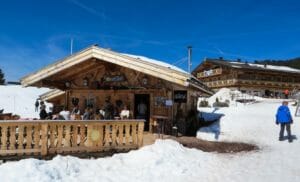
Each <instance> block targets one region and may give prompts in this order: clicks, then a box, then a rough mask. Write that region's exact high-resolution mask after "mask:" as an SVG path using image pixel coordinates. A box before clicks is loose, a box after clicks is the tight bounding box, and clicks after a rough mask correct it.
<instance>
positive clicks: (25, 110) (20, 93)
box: [0, 85, 51, 118]
mask: <svg viewBox="0 0 300 182" xmlns="http://www.w3.org/2000/svg"><path fill="white" fill-rule="evenodd" d="M48 91H49V89H47V88H36V87H26V88H24V87H22V86H20V85H0V109H4V113H13V114H17V115H19V116H20V117H21V118H39V112H35V106H34V103H35V101H36V99H37V98H38V97H39V95H41V94H43V93H45V92H48ZM45 104H46V109H47V111H49V110H48V109H49V107H50V106H51V104H48V103H45Z"/></svg>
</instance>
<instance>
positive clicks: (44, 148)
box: [41, 122, 48, 156]
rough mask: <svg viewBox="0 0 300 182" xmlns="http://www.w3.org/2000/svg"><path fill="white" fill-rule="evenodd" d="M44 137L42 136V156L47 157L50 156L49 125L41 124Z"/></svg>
mask: <svg viewBox="0 0 300 182" xmlns="http://www.w3.org/2000/svg"><path fill="white" fill-rule="evenodd" d="M41 125H42V126H41V129H42V136H41V140H42V142H41V155H42V156H46V155H47V154H48V123H46V122H45V123H42V124H41Z"/></svg>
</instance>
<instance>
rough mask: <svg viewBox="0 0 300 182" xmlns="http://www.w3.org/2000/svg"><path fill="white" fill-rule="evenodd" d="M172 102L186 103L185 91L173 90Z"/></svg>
mask: <svg viewBox="0 0 300 182" xmlns="http://www.w3.org/2000/svg"><path fill="white" fill-rule="evenodd" d="M174 102H177V103H186V102H187V91H186V90H175V91H174Z"/></svg>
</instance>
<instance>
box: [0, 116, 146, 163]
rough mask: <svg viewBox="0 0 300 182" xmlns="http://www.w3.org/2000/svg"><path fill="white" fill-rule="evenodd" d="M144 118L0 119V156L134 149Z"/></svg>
mask: <svg viewBox="0 0 300 182" xmlns="http://www.w3.org/2000/svg"><path fill="white" fill-rule="evenodd" d="M143 131H144V120H102V121H94V120H89V121H82V120H80V121H78V120H72V121H67V120H43V121H41V120H34V121H18V120H16V121H14V120H6V121H0V141H1V142H0V158H8V157H10V156H15V157H17V159H18V158H22V157H24V156H25V157H26V156H33V157H42V158H44V157H45V158H46V157H47V156H53V155H55V154H75V153H84V152H105V151H110V150H130V149H136V148H138V147H140V146H142V144H143Z"/></svg>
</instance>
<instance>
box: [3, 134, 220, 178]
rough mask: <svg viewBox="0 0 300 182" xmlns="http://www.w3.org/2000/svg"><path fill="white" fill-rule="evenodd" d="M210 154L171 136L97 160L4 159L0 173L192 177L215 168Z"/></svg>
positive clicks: (11, 175) (14, 175)
mask: <svg viewBox="0 0 300 182" xmlns="http://www.w3.org/2000/svg"><path fill="white" fill-rule="evenodd" d="M213 156H214V154H213V155H211V154H209V155H208V153H204V152H201V151H199V150H195V149H188V148H185V147H183V146H182V145H180V144H179V143H177V142H175V141H173V140H157V141H156V142H155V144H153V145H151V146H146V147H143V148H141V149H140V150H137V151H131V152H129V153H127V154H116V155H114V156H112V157H107V158H100V159H96V160H87V159H78V158H76V157H70V156H67V157H62V156H57V157H55V158H54V159H53V160H51V161H41V160H36V159H25V160H22V161H20V162H11V163H5V164H2V165H1V166H0V177H1V181H2V182H6V181H14V182H17V181H24V180H25V179H26V180H28V181H43V182H48V181H49V182H52V181H118V182H119V181H145V182H148V181H173V182H175V181H178V182H179V181H195V180H196V179H197V178H198V177H200V176H203V175H205V173H206V172H207V171H211V172H212V171H213V170H214V169H213V166H211V167H209V165H207V163H206V162H207V161H215V158H214V157H213ZM215 162H216V161H215ZM214 167H216V166H214ZM213 178H215V177H213Z"/></svg>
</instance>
